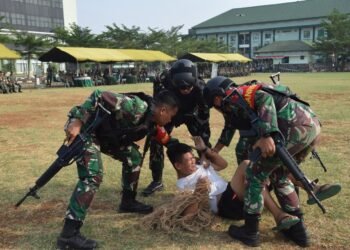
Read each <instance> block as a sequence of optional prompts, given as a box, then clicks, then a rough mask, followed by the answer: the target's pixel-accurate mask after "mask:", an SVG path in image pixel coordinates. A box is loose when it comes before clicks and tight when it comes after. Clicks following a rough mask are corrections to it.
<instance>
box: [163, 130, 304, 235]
mask: <svg viewBox="0 0 350 250" xmlns="http://www.w3.org/2000/svg"><path fill="white" fill-rule="evenodd" d="M193 140H194V142H195V145H196V149H197V150H198V151H202V155H204V156H205V158H206V159H207V160H208V162H205V160H204V164H199V165H198V164H196V163H197V161H196V158H195V157H194V155H193V153H192V148H191V147H190V146H188V145H186V144H183V143H178V144H175V145H173V146H171V147H169V148H168V150H167V155H168V157H169V160H170V161H171V163H172V164H173V166H174V168H175V170H176V172H177V177H178V180H177V183H176V185H177V187H178V189H179V190H181V191H182V190H192V191H194V190H195V189H196V187H197V186H198V185H201V184H203V182H209V183H208V184H209V185H210V190H209V200H210V208H211V211H212V212H213V213H215V214H217V215H218V216H221V217H224V218H229V219H234V220H241V219H244V210H243V205H244V202H243V198H244V190H245V169H246V167H247V165H248V164H249V161H244V162H242V164H240V165H239V166H238V168H237V170H236V172H235V173H234V175H233V177H232V179H231V181H230V182H227V181H225V180H224V179H223V178H222V177H221V176H219V175H218V174H217V171H220V170H222V169H224V168H226V167H227V165H228V164H227V161H226V160H225V159H223V158H222V157H221V156H220V155H219V154H218V153H216V152H215V151H213V150H211V149H210V148H208V147H206V146H205V144H204V142H203V140H202V139H201V138H200V137H193ZM263 196H264V205H265V207H266V208H267V209H268V210H269V211H270V212H271V213H272V215H273V216H274V219H275V221H276V224H277V227H276V229H277V230H282V229H287V228H289V227H291V226H293V225H295V224H296V223H298V222H299V218H298V217H296V216H293V215H290V214H288V213H285V212H284V211H282V210H281V209H280V208H279V207H278V206H277V204H276V203H275V201H274V200H273V199H272V197H271V196H270V194H269V192H268V191H267V190H266V189H264V191H263ZM197 211H198V204H197V203H193V204H191V205H190V206H188V207H187V208H186V209H185V211H184V212H183V214H182V215H189V214H192V213H193V214H194V213H196V212H197Z"/></svg>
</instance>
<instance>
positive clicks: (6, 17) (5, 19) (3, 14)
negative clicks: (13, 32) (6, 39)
mask: <svg viewBox="0 0 350 250" xmlns="http://www.w3.org/2000/svg"><path fill="white" fill-rule="evenodd" d="M0 17H3V19H1V21H0V23H10V13H8V12H3V11H0Z"/></svg>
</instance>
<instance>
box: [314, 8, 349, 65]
mask: <svg viewBox="0 0 350 250" xmlns="http://www.w3.org/2000/svg"><path fill="white" fill-rule="evenodd" d="M322 27H323V28H324V30H325V34H326V35H325V36H324V37H323V38H321V39H319V40H318V41H316V42H315V49H316V50H318V51H321V52H323V53H325V54H326V55H329V56H331V57H333V60H334V63H335V67H336V68H338V63H339V62H340V63H341V65H340V66H341V68H343V67H344V65H345V62H346V58H347V57H349V56H350V16H349V15H347V14H342V13H340V12H339V11H337V10H333V12H332V13H331V15H330V16H329V17H328V18H327V19H326V20H324V21H323V22H322Z"/></svg>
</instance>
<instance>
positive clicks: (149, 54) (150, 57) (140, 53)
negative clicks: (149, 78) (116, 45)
mask: <svg viewBox="0 0 350 250" xmlns="http://www.w3.org/2000/svg"><path fill="white" fill-rule="evenodd" d="M117 51H118V52H121V53H123V54H125V55H128V56H129V57H131V58H132V61H142V62H157V61H159V62H168V61H175V60H176V58H174V57H172V56H169V55H167V54H165V53H163V52H161V51H157V50H140V49H117Z"/></svg>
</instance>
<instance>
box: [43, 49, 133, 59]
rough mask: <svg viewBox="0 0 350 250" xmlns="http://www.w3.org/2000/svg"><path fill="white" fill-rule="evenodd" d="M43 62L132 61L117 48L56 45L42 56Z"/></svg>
mask: <svg viewBox="0 0 350 250" xmlns="http://www.w3.org/2000/svg"><path fill="white" fill-rule="evenodd" d="M39 60H40V61H43V62H50V61H51V62H72V63H75V62H124V61H131V60H132V58H131V57H129V56H128V55H126V54H124V53H121V52H118V51H117V50H115V49H102V48H82V47H55V48H53V49H51V50H49V51H48V52H46V53H45V54H43V55H42V56H41V57H40V58H39Z"/></svg>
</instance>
